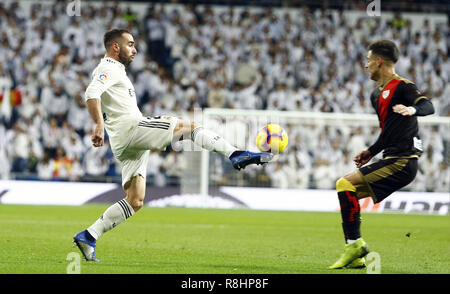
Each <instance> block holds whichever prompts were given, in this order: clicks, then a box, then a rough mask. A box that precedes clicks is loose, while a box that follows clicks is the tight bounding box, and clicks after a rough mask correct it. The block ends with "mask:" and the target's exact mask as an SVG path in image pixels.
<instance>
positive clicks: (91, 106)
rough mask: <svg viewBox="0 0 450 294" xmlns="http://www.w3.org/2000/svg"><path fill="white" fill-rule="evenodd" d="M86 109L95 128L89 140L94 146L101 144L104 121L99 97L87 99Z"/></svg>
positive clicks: (102, 142)
mask: <svg viewBox="0 0 450 294" xmlns="http://www.w3.org/2000/svg"><path fill="white" fill-rule="evenodd" d="M86 104H87V109H88V112H89V114H90V116H91V118H92V120H93V121H94V122H95V129H94V133H93V134H92V137H91V140H92V143H93V144H94V146H95V147H100V146H103V144H104V136H105V133H104V127H105V122H104V121H103V116H102V107H101V100H100V99H92V98H91V99H88V100H87V102H86Z"/></svg>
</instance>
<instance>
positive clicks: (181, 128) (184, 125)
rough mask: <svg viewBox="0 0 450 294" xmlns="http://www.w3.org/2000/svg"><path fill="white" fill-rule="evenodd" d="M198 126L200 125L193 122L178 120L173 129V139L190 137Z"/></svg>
mask: <svg viewBox="0 0 450 294" xmlns="http://www.w3.org/2000/svg"><path fill="white" fill-rule="evenodd" d="M199 126H200V124H198V123H195V122H191V121H188V120H179V121H178V122H177V125H176V127H175V129H174V136H175V137H181V136H183V137H185V136H187V135H190V134H191V133H192V131H193V130H194V129H195V128H197V127H199Z"/></svg>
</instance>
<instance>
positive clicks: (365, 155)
mask: <svg viewBox="0 0 450 294" xmlns="http://www.w3.org/2000/svg"><path fill="white" fill-rule="evenodd" d="M371 159H372V155H371V154H370V151H369V150H364V151H361V152H360V153H358V154H357V155H356V156H355V158H353V161H354V162H355V164H356V167H357V168H360V167H362V166H363V165H365V164H366V163H368V162H369V161H370V160H371Z"/></svg>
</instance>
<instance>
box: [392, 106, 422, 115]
mask: <svg viewBox="0 0 450 294" xmlns="http://www.w3.org/2000/svg"><path fill="white" fill-rule="evenodd" d="M392 110H393V111H394V112H396V113H399V114H401V115H403V116H412V115H414V114H415V113H416V111H417V110H416V109H415V108H414V107H412V106H405V105H403V104H397V105H394V107H392Z"/></svg>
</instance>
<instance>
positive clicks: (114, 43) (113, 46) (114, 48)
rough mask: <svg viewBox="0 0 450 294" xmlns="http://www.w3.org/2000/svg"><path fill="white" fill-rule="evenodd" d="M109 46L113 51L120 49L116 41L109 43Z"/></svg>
mask: <svg viewBox="0 0 450 294" xmlns="http://www.w3.org/2000/svg"><path fill="white" fill-rule="evenodd" d="M111 48H112V50H113V51H114V52H119V51H120V46H119V43H118V42H112V44H111Z"/></svg>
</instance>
